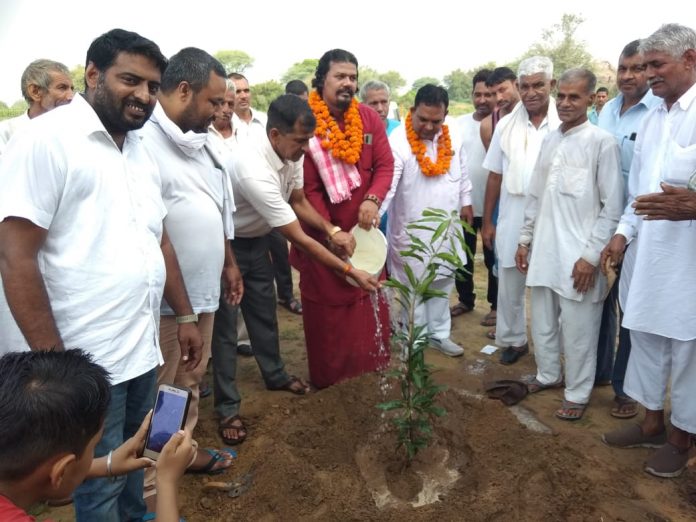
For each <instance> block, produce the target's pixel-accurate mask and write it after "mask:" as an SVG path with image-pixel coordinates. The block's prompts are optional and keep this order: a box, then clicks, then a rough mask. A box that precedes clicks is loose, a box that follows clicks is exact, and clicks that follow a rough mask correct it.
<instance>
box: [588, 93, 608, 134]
mask: <svg viewBox="0 0 696 522" xmlns="http://www.w3.org/2000/svg"><path fill="white" fill-rule="evenodd" d="M608 99H609V89H607V88H606V87H600V88H598V89H597V92H596V93H595V102H594V105H593V106H592V109H590V112H589V114H588V115H587V117H588V119H589V120H590V123H592V124H593V125H597V122H598V120H599V115H600V114H601V113H602V109H603V108H604V105H605V104H606V103H607V100H608Z"/></svg>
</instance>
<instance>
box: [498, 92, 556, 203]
mask: <svg viewBox="0 0 696 522" xmlns="http://www.w3.org/2000/svg"><path fill="white" fill-rule="evenodd" d="M546 119H547V120H548V125H549V128H551V129H555V128H557V127H558V125H560V120H559V119H558V112H557V111H556V101H555V100H554V99H553V97H550V98H549V109H548V112H547V114H546ZM528 124H529V113H528V112H527V109H525V108H524V104H523V103H522V102H520V103H518V104H517V105H515V108H514V109H513V110H512V112H511V113H510V116H509V120H508V122H507V125H505V127H504V128H502V129H501V133H500V148H501V149H502V151H503V152H504V153H505V155H506V156H507V158H508V168H507V170H506V171H505V172H504V174H503V183H505V188H506V189H507V191H508V192H509V193H510V194H513V195H515V196H524V195H525V194H526V187H525V177H524V175H523V173H524V168H525V158H526V156H527V125H528Z"/></svg>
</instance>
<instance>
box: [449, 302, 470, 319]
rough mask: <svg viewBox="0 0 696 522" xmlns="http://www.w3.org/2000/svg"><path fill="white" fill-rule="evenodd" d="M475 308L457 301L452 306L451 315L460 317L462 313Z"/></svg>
mask: <svg viewBox="0 0 696 522" xmlns="http://www.w3.org/2000/svg"><path fill="white" fill-rule="evenodd" d="M473 309H474V307H473V306H467V305H465V304H464V303H457V304H456V305H454V306H453V307H452V308H450V316H451V317H459V316H460V315H464V314H468V313H469V312H471V311H472V310H473Z"/></svg>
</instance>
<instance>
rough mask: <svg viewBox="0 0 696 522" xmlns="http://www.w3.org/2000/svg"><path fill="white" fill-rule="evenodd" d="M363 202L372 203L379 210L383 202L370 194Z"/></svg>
mask: <svg viewBox="0 0 696 522" xmlns="http://www.w3.org/2000/svg"><path fill="white" fill-rule="evenodd" d="M363 201H372V202H373V203H374V204H375V205H377V208H379V207H381V206H382V202H381V201H380V200H379V198H378V197H377V196H375V195H374V194H368V195H367V196H365V199H363Z"/></svg>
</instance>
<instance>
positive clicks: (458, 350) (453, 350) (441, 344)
mask: <svg viewBox="0 0 696 522" xmlns="http://www.w3.org/2000/svg"><path fill="white" fill-rule="evenodd" d="M430 346H432V347H433V348H435V349H436V350H439V351H441V352H442V353H444V354H445V355H449V356H450V357H459V356H460V355H464V348H462V347H461V346H459V345H458V344H457V343H455V342H453V341H452V339H449V338H448V339H435V338H432V339H430Z"/></svg>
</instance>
